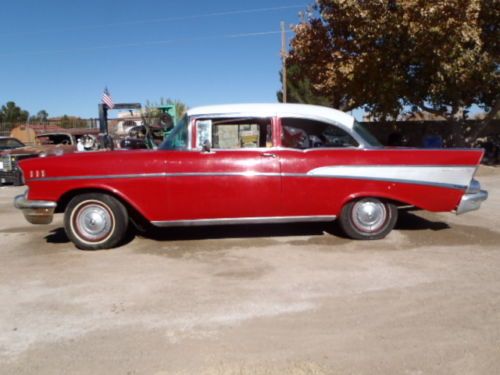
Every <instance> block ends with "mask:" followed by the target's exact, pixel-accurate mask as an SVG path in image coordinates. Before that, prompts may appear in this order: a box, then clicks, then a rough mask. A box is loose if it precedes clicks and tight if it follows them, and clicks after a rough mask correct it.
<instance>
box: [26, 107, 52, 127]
mask: <svg viewBox="0 0 500 375" xmlns="http://www.w3.org/2000/svg"><path fill="white" fill-rule="evenodd" d="M48 121H49V114H48V113H47V111H46V110H43V109H42V110H41V111H38V113H37V114H36V116H31V117H30V123H39V124H46V123H47V122H48Z"/></svg>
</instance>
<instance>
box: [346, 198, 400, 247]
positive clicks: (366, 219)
mask: <svg viewBox="0 0 500 375" xmlns="http://www.w3.org/2000/svg"><path fill="white" fill-rule="evenodd" d="M397 219H398V209H397V207H396V206H395V205H394V204H392V203H389V202H387V201H382V200H380V199H377V198H363V199H358V200H355V201H352V202H349V203H347V204H346V205H345V206H344V207H343V208H342V212H341V214H340V218H339V223H340V226H341V228H342V230H343V231H344V233H345V234H346V235H347V236H349V237H350V238H353V239H355V240H378V239H381V238H384V237H385V236H387V235H388V234H389V232H390V231H391V230H392V229H393V228H394V226H395V225H396V221H397Z"/></svg>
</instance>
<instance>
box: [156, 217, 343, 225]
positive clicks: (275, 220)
mask: <svg viewBox="0 0 500 375" xmlns="http://www.w3.org/2000/svg"><path fill="white" fill-rule="evenodd" d="M336 218H337V217H336V216H334V215H330V216H270V217H241V218H224V219H196V220H172V221H152V222H151V224H153V225H154V226H156V227H161V228H167V227H197V226H210V225H240V224H285V223H303V222H314V223H317V222H328V221H334V220H335V219H336Z"/></svg>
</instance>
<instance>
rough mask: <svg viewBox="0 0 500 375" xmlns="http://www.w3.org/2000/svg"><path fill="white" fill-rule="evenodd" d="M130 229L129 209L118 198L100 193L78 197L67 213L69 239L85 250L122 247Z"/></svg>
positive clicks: (70, 204)
mask: <svg viewBox="0 0 500 375" xmlns="http://www.w3.org/2000/svg"><path fill="white" fill-rule="evenodd" d="M127 227H128V214H127V209H126V208H125V207H124V206H123V204H122V203H121V202H120V201H118V200H117V199H116V198H114V197H112V196H110V195H106V194H99V193H91V194H82V195H78V196H76V197H74V198H73V199H72V200H71V201H70V202H69V204H68V206H67V208H66V212H65V214H64V229H65V231H66V234H67V236H68V238H69V239H70V240H71V241H72V242H73V243H74V244H75V245H76V247H78V248H79V249H82V250H100V249H110V248H113V247H116V246H118V245H120V243H121V242H122V241H123V240H124V238H125V235H126V233H127Z"/></svg>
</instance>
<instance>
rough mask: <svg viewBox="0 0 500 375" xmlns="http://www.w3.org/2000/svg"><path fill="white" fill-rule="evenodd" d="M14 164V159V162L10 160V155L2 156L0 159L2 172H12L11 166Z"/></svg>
mask: <svg viewBox="0 0 500 375" xmlns="http://www.w3.org/2000/svg"><path fill="white" fill-rule="evenodd" d="M14 163H15V159H14V161H12V160H11V156H10V155H7V156H3V157H2V158H1V159H0V167H1V168H0V169H1V170H2V171H5V172H10V171H11V170H12V164H14Z"/></svg>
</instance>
